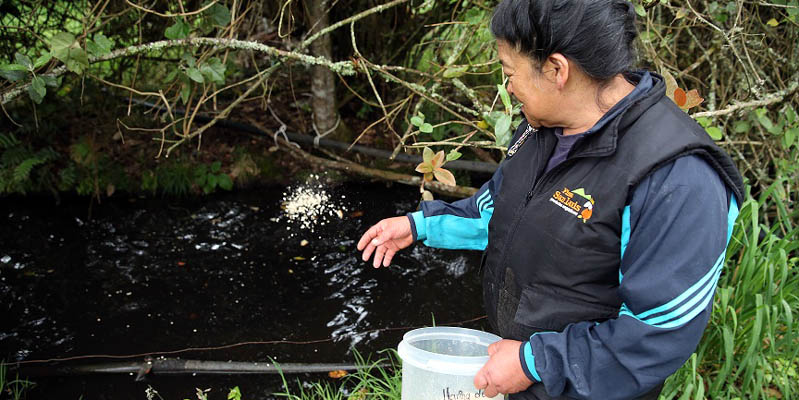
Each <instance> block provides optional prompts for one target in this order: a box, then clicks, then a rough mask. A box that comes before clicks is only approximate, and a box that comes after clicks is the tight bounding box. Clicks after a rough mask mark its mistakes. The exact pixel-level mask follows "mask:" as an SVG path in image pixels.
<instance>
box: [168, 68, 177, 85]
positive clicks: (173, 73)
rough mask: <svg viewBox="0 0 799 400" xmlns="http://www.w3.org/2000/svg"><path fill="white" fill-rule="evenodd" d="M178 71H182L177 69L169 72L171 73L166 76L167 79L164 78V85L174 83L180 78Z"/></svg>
mask: <svg viewBox="0 0 799 400" xmlns="http://www.w3.org/2000/svg"><path fill="white" fill-rule="evenodd" d="M178 71H180V70H179V69H177V68H176V69H173V70H171V71H169V73H168V74H166V78H164V83H169V82H172V81H174V80H175V78H176V77H177V76H178Z"/></svg>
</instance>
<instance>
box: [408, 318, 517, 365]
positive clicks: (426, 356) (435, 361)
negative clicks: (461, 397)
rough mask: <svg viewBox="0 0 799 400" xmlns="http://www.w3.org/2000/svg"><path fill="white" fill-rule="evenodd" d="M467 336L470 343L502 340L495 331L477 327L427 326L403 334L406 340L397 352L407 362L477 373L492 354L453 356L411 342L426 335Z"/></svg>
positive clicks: (428, 337) (448, 337) (431, 337)
mask: <svg viewBox="0 0 799 400" xmlns="http://www.w3.org/2000/svg"><path fill="white" fill-rule="evenodd" d="M453 336H454V338H455V339H459V338H460V339H466V340H465V341H467V342H470V343H477V344H481V345H485V346H486V347H488V345H490V344H491V343H494V342H496V341H499V340H501V339H502V338H500V337H499V336H497V335H494V334H492V333H488V332H484V331H478V330H476V329H468V328H459V327H427V328H419V329H414V330H412V331H409V332H406V333H405V335H403V338H402V341H401V342H400V343H399V346H397V353H398V354H399V356H400V359H401V360H402V362H403V365H404V363H408V364H410V365H412V366H414V367H416V368H420V369H423V370H426V371H430V372H435V373H440V374H446V375H458V376H474V375H475V374H477V371H479V370H480V368H482V367H483V365H484V364H485V363H486V362H488V359H489V356H488V354H487V353H486V355H483V356H453V355H446V354H439V353H434V352H431V351H427V350H422V349H420V348H418V347H415V346H413V345H411V343H412V342H414V341H418V340H425V339H435V338H442V339H453Z"/></svg>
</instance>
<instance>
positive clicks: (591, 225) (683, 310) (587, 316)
mask: <svg viewBox="0 0 799 400" xmlns="http://www.w3.org/2000/svg"><path fill="white" fill-rule="evenodd" d="M652 78H653V80H654V84H653V87H652V88H651V89H650V90H649V91H648V92H646V94H644V95H642V96H639V98H637V99H636V100H634V101H632V103H631V104H628V105H627V107H626V108H625V109H623V110H621V112H618V113H617V115H616V116H615V117H613V118H612V119H611V120H610V121H607V123H605V124H604V126H603V127H602V128H600V129H599V130H598V131H596V132H594V133H592V134H590V135H587V136H585V137H584V138H582V139H581V140H580V141H579V142H577V143H576V144H575V146H574V147H573V148H572V150H571V151H570V153H569V155H568V157H567V158H566V160H565V161H564V162H562V163H561V164H559V165H557V166H556V167H554V168H553V169H551V170H550V171H547V172H544V170H545V166H546V164H547V161H548V159H549V156H550V155H551V154H552V150H553V148H554V147H555V145H556V142H557V139H556V138H555V136H554V133H553V130H552V129H549V128H542V129H540V130H539V131H535V130H533V129H532V128H530V127H529V126H528V125H527V124H526V122H523V123H522V124H521V125H520V126H519V128H518V129H517V131H516V133H515V135H514V138H513V139H512V142H511V143H513V144H514V145H512V146H511V149H514V147H515V151H514V152H513V154H512V155H511V154H510V153H511V151H509V155H508V157H507V158H506V159H505V160H504V161H503V162H502V163H501V164H500V166H499V168H498V170H497V171H496V173H495V174H494V176H493V177H492V178H491V180H490V181H488V182H487V183H485V184H484V185H483V186H482V187H481V188H480V190H479V191H478V192H477V193H476V194H475V195H474V196H472V197H470V198H468V199H463V200H459V201H455V202H452V203H446V202H443V201H430V202H423V203H422V206H421V210H420V211H417V212H415V213H412V214H410V215H409V218H411V220H412V223H411V226H412V228H413V230H414V237H415V239H417V240H421V241H423V242H424V244H425V245H427V246H431V247H439V248H448V249H477V250H484V254H483V259H482V262H481V264H482V265H481V269H482V273H483V290H484V301H485V307H486V311H487V314H488V318H489V321H490V322H491V324H492V326H493V327H494V328H495V329H496V330H497V331H498V333H499V334H500V336H502V337H503V338H507V339H515V340H521V341H522V342H523V345H522V347H521V349H520V355H519V356H520V362H521V364H522V367H523V369H524V370H525V373H526V374H527V375H528V377H529V378H530V379H531V380H533V381H534V382H538V383H536V384H534V385H533V386H531V387H530V389H528V391H527V392H524V393H520V394H517V395H513V396H511V399H539V398H540V399H548V398H559V397H568V398H584V399H632V398H637V397H641V396H645V397H650V396H656V395H657V392H659V390H660V385H661V384H662V382H663V381H664V380H665V379H666V378H667V377H668V376H669V375H671V374H672V373H674V371H676V370H677V369H678V368H679V367H680V366H681V365H682V364H683V363H685V361H686V360H687V359H688V358H689V357H690V355H691V353H692V352H693V351H694V350H695V348H696V346H697V344H698V343H699V340H700V338H701V336H702V332H703V331H704V329H705V327H706V325H707V322H708V319H709V316H710V311H711V308H712V303H713V294H714V291H715V288H716V284H717V282H718V279H719V276H720V274H721V273H722V272H723V271H724V263H725V250H726V247H727V244H728V241H729V238H730V235H731V232H732V227H733V224H734V221H735V218H736V217H737V214H738V200H739V199H742V198H743V188H742V183H741V177H740V175H739V174H738V172H737V170H736V168H735V166H734V164H733V162H732V161H731V160H730V158H729V157H728V156H727V155H726V153H724V151H722V150H721V149H719V148H718V147H717V146H716V145H715V144H714V143H713V141H712V140H711V139H710V138H709V137H708V135H707V134H706V133H705V131H704V129H702V128H701V127H700V126H699V125H697V124H696V123H695V122H694V121H693V120H692V119H691V118H690V117H689V116H688V115H687V114H686V113H685V112H684V111H682V110H680V109H679V108H678V107H677V106H676V105H675V104H674V103H673V102H672V101H671V100H670V99H669V98H667V97H665V96H664V93H665V85H664V83H663V79H662V78H661V77H659V76H657V75H655V74H652ZM628 79H630V80H633V81H637V80H638V79H640V75H636V74H631V75H630V76H628Z"/></svg>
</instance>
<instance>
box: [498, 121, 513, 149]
mask: <svg viewBox="0 0 799 400" xmlns="http://www.w3.org/2000/svg"><path fill="white" fill-rule="evenodd" d="M510 123H511V116H510V115H508V114H502V116H500V117H499V118H498V119H497V123H496V125H494V135H496V137H497V144H498V145H499V146H504V144H500V140H499V138H500V136H501V137H503V138H504V137H505V136H507V135H508V132H510ZM504 142H507V141H504Z"/></svg>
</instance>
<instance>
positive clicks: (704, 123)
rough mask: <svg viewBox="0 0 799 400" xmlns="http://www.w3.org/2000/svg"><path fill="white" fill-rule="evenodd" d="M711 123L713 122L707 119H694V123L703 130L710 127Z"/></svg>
mask: <svg viewBox="0 0 799 400" xmlns="http://www.w3.org/2000/svg"><path fill="white" fill-rule="evenodd" d="M712 121H713V120H711V119H710V118H708V117H699V118H697V119H696V122H697V123H699V125H702V127H703V128H707V127H708V126H710V123H711V122H712Z"/></svg>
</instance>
